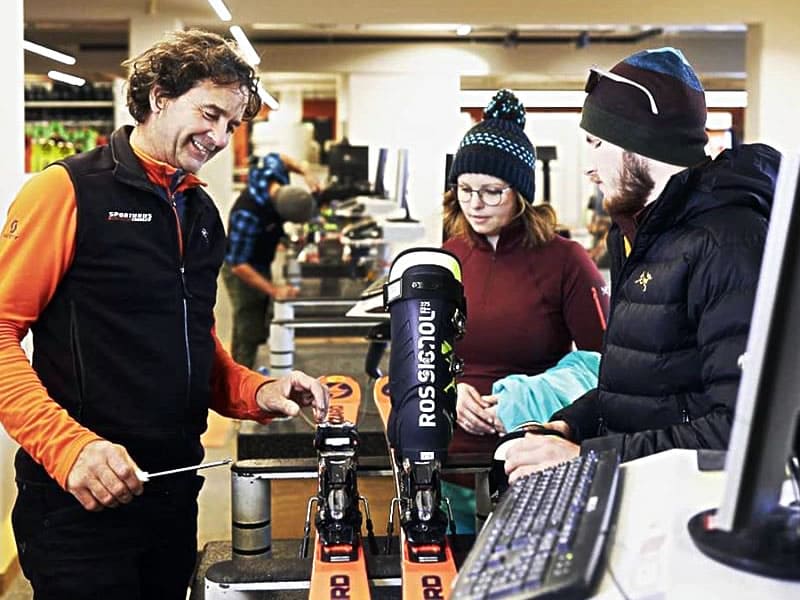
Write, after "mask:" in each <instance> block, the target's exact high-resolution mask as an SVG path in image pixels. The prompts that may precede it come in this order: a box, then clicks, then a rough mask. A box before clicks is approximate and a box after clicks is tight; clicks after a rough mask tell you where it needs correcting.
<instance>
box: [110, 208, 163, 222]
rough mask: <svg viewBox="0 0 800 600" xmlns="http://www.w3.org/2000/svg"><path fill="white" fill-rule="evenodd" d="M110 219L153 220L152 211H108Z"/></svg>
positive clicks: (129, 220)
mask: <svg viewBox="0 0 800 600" xmlns="http://www.w3.org/2000/svg"><path fill="white" fill-rule="evenodd" d="M108 220H109V221H128V222H129V223H149V222H150V221H152V220H153V214H152V213H134V212H118V211H116V210H110V211H108Z"/></svg>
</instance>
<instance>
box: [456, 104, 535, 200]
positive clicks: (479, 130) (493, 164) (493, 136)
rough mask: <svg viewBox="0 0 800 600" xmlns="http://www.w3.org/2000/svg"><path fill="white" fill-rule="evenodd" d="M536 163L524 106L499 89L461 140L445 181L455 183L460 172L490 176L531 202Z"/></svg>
mask: <svg viewBox="0 0 800 600" xmlns="http://www.w3.org/2000/svg"><path fill="white" fill-rule="evenodd" d="M535 164H536V153H535V151H534V149H533V144H531V141H530V139H528V136H527V135H526V134H525V107H524V106H523V105H522V102H520V101H519V99H518V98H517V97H516V96H515V95H514V94H513V93H512V92H511V91H510V90H500V91H499V92H497V93H496V94H495V95H494V97H493V98H492V99H491V101H490V102H489V104H487V105H486V108H485V109H484V110H483V120H482V121H481V122H480V123H478V124H477V125H475V126H474V127H473V128H472V129H470V130H469V131H468V132H467V135H465V136H464V139H462V140H461V145H460V146H459V147H458V152H456V155H455V157H454V158H453V164H452V165H451V167H450V174H449V176H448V178H447V181H448V182H449V183H457V182H458V176H459V175H461V174H462V173H481V174H483V175H491V176H493V177H497V178H498V179H502V180H503V181H505V182H507V183H508V184H509V185H510V186H511V187H513V188H514V189H515V190H517V191H518V192H519V193H520V194H522V195H523V196H524V197H525V199H526V200H528V201H529V202H533V193H534V181H533V176H534V170H533V169H534V165H535Z"/></svg>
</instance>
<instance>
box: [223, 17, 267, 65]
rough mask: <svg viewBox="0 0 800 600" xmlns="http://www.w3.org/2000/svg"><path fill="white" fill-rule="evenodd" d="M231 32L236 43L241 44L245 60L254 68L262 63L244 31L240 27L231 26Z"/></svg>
mask: <svg viewBox="0 0 800 600" xmlns="http://www.w3.org/2000/svg"><path fill="white" fill-rule="evenodd" d="M230 31H231V35H232V36H233V38H234V39H235V40H236V43H237V44H239V48H240V49H241V51H242V53H243V54H244V58H245V60H246V61H247V62H249V63H250V64H251V65H252V66H256V65H257V64H258V63H260V62H261V57H260V56H259V55H258V52H256V49H255V48H253V44H251V43H250V40H249V39H247V35H245V33H244V30H243V29H242V28H241V27H239V26H238V25H231V27H230Z"/></svg>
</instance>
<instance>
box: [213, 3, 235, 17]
mask: <svg viewBox="0 0 800 600" xmlns="http://www.w3.org/2000/svg"><path fill="white" fill-rule="evenodd" d="M208 3H209V4H210V5H211V8H213V9H214V12H215V13H217V16H218V17H219V18H220V19H221V20H222V21H230V20H231V19H232V18H233V17H232V16H231V11H229V10H228V7H227V6H225V2H223V0H208Z"/></svg>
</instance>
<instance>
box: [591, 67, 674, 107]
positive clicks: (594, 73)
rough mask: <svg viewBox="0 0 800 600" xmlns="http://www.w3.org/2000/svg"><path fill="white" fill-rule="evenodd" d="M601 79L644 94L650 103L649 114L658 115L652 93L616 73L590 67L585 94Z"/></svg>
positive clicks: (639, 84)
mask: <svg viewBox="0 0 800 600" xmlns="http://www.w3.org/2000/svg"><path fill="white" fill-rule="evenodd" d="M603 77H607V78H608V79H610V80H611V81H616V82H617V83H624V84H626V85H631V86H633V87H635V88H636V89H637V90H640V91H642V92H644V94H645V95H646V96H647V99H648V100H649V101H650V112H651V113H653V114H654V115H657V114H658V106H657V105H656V99H655V98H654V97H653V94H652V92H650V90H648V89H647V88H646V87H644V86H643V85H642V84H641V83H637V82H635V81H633V80H632V79H628V78H627V77H623V76H622V75H617V74H616V73H612V72H611V71H604V70H603V69H600V68H599V67H597V66H594V67H591V68H590V69H589V78H588V79H587V80H586V87H585V88H584V89H585V91H586V93H590V92H591V91H592V90H593V89H594V88H595V87H596V86H597V84H598V83H599V82H600V80H601V79H602V78H603Z"/></svg>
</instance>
